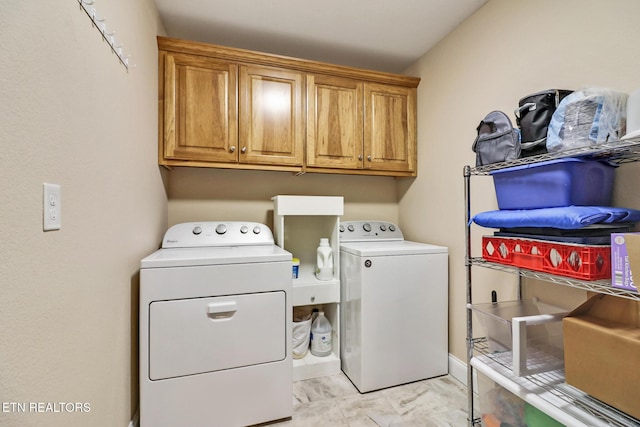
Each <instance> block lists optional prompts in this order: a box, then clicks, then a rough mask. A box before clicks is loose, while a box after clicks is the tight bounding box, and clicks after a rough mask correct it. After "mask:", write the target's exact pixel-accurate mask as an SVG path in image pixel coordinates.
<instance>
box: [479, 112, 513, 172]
mask: <svg viewBox="0 0 640 427" xmlns="http://www.w3.org/2000/svg"><path fill="white" fill-rule="evenodd" d="M476 130H477V132H478V136H477V137H476V140H475V141H474V142H473V145H472V146H471V148H472V149H473V151H474V152H475V153H476V166H484V165H488V164H491V163H498V162H507V161H510V160H515V159H517V158H518V157H519V156H520V135H519V132H518V129H514V127H513V125H512V124H511V120H510V119H509V117H508V116H507V115H506V114H505V113H503V112H502V111H492V112H490V113H489V114H487V115H486V116H485V118H484V119H482V121H480V124H479V125H478V127H477V128H476Z"/></svg>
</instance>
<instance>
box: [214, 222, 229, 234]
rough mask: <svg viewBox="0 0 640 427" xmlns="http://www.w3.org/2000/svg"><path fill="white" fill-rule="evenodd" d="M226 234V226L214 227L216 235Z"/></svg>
mask: <svg viewBox="0 0 640 427" xmlns="http://www.w3.org/2000/svg"><path fill="white" fill-rule="evenodd" d="M226 232H227V226H226V225H224V224H218V226H217V227H216V233H217V234H224V233H226Z"/></svg>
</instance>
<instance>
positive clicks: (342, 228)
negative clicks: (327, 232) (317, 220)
mask: <svg viewBox="0 0 640 427" xmlns="http://www.w3.org/2000/svg"><path fill="white" fill-rule="evenodd" d="M340 232H341V233H344V225H342V224H340Z"/></svg>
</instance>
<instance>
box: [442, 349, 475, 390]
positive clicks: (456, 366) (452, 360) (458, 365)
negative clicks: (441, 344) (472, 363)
mask: <svg viewBox="0 0 640 427" xmlns="http://www.w3.org/2000/svg"><path fill="white" fill-rule="evenodd" d="M449 375H451V376H452V377H453V378H455V379H456V380H458V381H460V382H461V383H462V384H464V385H465V386H466V385H467V364H466V363H464V362H463V361H462V360H460V359H458V358H457V357H455V356H454V355H453V354H451V353H449ZM473 391H474V392H475V393H477V392H478V379H477V373H476V371H475V370H474V371H473Z"/></svg>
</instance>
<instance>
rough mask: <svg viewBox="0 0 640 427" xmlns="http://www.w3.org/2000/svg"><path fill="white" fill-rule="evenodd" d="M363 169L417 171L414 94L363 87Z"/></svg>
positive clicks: (409, 90)
mask: <svg viewBox="0 0 640 427" xmlns="http://www.w3.org/2000/svg"><path fill="white" fill-rule="evenodd" d="M364 103H365V104H364V105H365V106H364V108H365V113H364V115H365V119H364V155H365V160H364V168H365V169H375V170H393V171H408V172H413V171H415V169H416V90H415V89H413V88H407V87H398V86H392V85H383V84H375V83H365V86H364Z"/></svg>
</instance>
